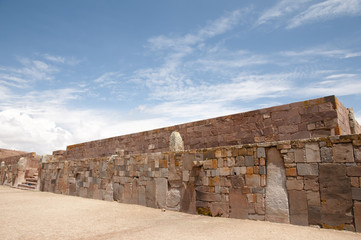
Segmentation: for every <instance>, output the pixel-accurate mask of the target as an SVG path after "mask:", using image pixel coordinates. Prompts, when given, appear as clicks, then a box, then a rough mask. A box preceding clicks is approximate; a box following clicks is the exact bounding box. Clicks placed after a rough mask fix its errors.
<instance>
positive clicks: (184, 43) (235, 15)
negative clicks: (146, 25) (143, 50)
mask: <svg viewBox="0 0 361 240" xmlns="http://www.w3.org/2000/svg"><path fill="white" fill-rule="evenodd" d="M248 11H249V10H248V9H243V10H235V11H233V12H230V13H227V14H225V15H224V16H222V17H221V18H218V19H216V20H215V21H212V22H210V23H209V24H207V25H206V26H205V27H203V28H201V29H199V30H198V31H197V32H195V33H189V34H186V35H185V36H183V37H173V38H172V37H166V36H163V35H160V36H156V37H152V38H150V39H149V40H148V42H149V43H150V46H151V48H152V49H153V50H160V49H174V50H177V51H179V52H189V51H190V49H189V47H190V46H192V45H195V44H198V43H201V42H203V41H205V40H206V39H209V38H212V37H214V36H216V35H220V34H223V33H225V32H227V31H229V30H230V29H232V28H234V27H235V26H236V25H237V24H238V23H239V21H240V19H241V17H243V16H244V15H245V13H246V12H248Z"/></svg>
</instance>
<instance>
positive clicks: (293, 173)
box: [286, 168, 297, 177]
mask: <svg viewBox="0 0 361 240" xmlns="http://www.w3.org/2000/svg"><path fill="white" fill-rule="evenodd" d="M286 176H287V177H296V176H297V170H296V168H286Z"/></svg>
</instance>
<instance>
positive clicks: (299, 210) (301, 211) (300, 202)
mask: <svg viewBox="0 0 361 240" xmlns="http://www.w3.org/2000/svg"><path fill="white" fill-rule="evenodd" d="M288 196H289V200H288V201H289V204H290V223H292V224H296V225H302V226H308V208H307V193H306V192H305V191H288Z"/></svg>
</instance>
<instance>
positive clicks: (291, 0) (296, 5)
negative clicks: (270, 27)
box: [256, 0, 311, 25]
mask: <svg viewBox="0 0 361 240" xmlns="http://www.w3.org/2000/svg"><path fill="white" fill-rule="evenodd" d="M310 1H311V0H297V1H295V0H282V1H279V2H278V3H277V4H276V5H275V6H273V7H272V8H270V9H268V10H266V11H265V12H264V13H262V15H261V16H260V17H259V18H258V20H257V21H256V25H262V24H266V23H269V22H271V21H273V20H275V19H278V18H281V17H284V16H285V15H289V14H291V13H293V12H295V11H297V10H299V9H300V8H302V7H303V6H304V5H305V4H306V3H308V2H310Z"/></svg>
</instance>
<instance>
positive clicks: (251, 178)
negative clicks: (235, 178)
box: [246, 174, 261, 187]
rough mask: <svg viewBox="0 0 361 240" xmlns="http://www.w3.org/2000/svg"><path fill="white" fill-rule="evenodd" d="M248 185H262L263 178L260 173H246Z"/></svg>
mask: <svg viewBox="0 0 361 240" xmlns="http://www.w3.org/2000/svg"><path fill="white" fill-rule="evenodd" d="M246 185H247V186H248V187H260V186H261V178H260V175H258V174H252V175H246Z"/></svg>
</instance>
